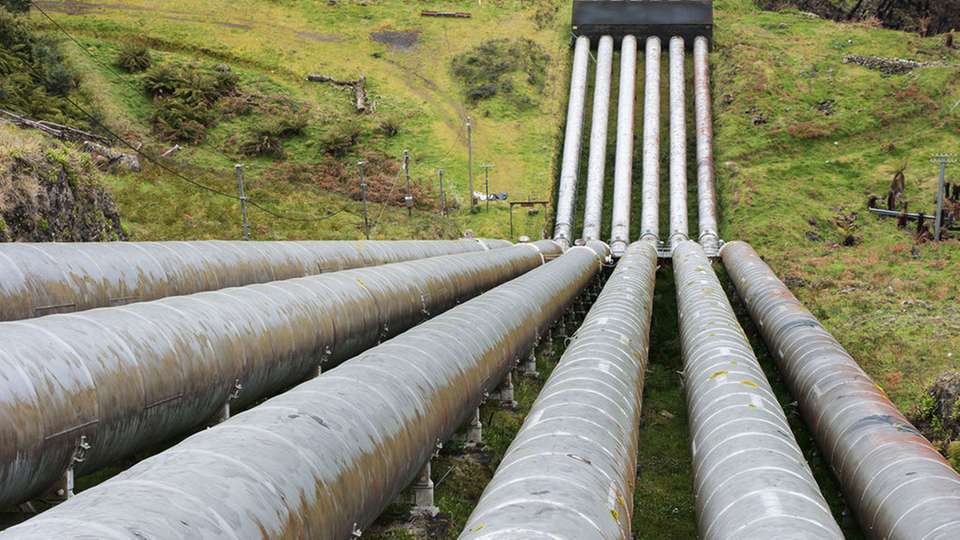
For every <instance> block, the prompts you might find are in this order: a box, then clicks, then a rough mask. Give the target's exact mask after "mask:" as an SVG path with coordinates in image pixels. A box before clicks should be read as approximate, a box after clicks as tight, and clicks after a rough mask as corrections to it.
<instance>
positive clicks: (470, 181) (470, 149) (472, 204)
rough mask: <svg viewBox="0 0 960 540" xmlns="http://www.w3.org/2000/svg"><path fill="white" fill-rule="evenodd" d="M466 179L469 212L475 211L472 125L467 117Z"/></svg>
mask: <svg viewBox="0 0 960 540" xmlns="http://www.w3.org/2000/svg"><path fill="white" fill-rule="evenodd" d="M467 177H468V184H469V187H470V212H471V213H473V212H474V211H476V207H477V198H476V197H474V196H473V124H472V123H471V122H470V117H469V116H468V117H467Z"/></svg>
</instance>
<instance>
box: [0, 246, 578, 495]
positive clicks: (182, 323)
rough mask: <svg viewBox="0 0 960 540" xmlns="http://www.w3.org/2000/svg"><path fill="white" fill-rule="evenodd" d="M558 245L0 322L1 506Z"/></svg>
mask: <svg viewBox="0 0 960 540" xmlns="http://www.w3.org/2000/svg"><path fill="white" fill-rule="evenodd" d="M559 251H560V249H559V246H558V244H557V243H556V242H553V241H550V240H545V241H541V242H537V243H536V244H527V245H519V246H516V247H511V248H504V249H497V250H492V251H485V252H479V253H466V254H460V255H447V256H442V257H434V258H429V259H421V260H416V261H409V262H402V263H395V264H389V265H383V266H376V267H370V268H359V269H354V270H345V271H342V272H334V273H330V274H324V275H319V276H310V277H305V278H297V279H290V280H286V281H275V282H271V283H267V284H258V285H248V286H245V287H238V288H230V289H222V290H218V291H212V292H204V293H197V294H193V295H189V296H177V297H170V298H164V299H160V300H156V301H153V302H143V303H139V304H133V305H129V306H122V307H116V308H103V309H96V310H90V311H85V312H82V313H75V314H62V315H51V316H48V317H41V318H37V319H32V320H30V321H16V322H5V323H0V343H2V344H3V346H2V347H0V373H4V374H7V375H8V376H6V377H0V420H2V421H0V479H2V482H0V507H4V506H7V505H10V504H16V503H19V502H23V501H25V500H29V499H31V498H33V497H35V496H38V495H40V494H41V492H43V491H44V490H46V489H47V488H49V487H50V486H52V485H53V484H55V483H56V482H57V481H58V479H59V478H60V477H61V476H62V475H63V474H64V473H65V472H66V471H68V470H71V469H72V468H75V469H76V473H77V474H78V475H80V474H85V473H89V472H92V471H94V470H97V469H99V468H101V467H103V466H105V465H107V464H110V463H113V462H115V461H117V460H119V459H122V458H125V457H128V456H130V455H133V454H134V453H135V452H137V451H141V450H143V449H146V448H149V447H151V446H152V445H155V444H158V443H160V442H162V441H164V440H167V439H169V438H171V437H174V436H176V435H178V434H182V433H185V432H189V431H190V430H191V429H193V428H195V427H196V426H198V425H202V424H203V423H204V422H205V421H206V420H207V419H209V418H211V417H216V416H218V415H222V414H223V413H224V412H226V411H229V409H230V408H233V409H234V410H236V409H237V408H238V407H242V406H243V405H246V404H250V403H252V402H254V401H256V400H258V399H262V398H264V397H268V396H270V395H273V394H275V393H277V392H279V391H282V390H283V389H284V388H288V387H290V386H291V385H293V384H296V383H299V382H301V381H303V380H305V379H307V378H309V377H312V376H315V375H316V374H317V370H318V366H322V367H323V368H324V369H326V368H329V367H332V366H334V365H336V364H337V363H338V362H341V361H343V360H345V359H347V358H349V357H351V356H353V355H355V354H358V353H360V352H361V351H363V350H365V349H367V348H369V347H373V346H375V345H377V344H378V343H379V342H380V341H381V340H383V339H386V338H388V337H390V336H393V335H396V334H397V333H399V332H402V331H403V330H405V329H407V328H410V327H412V326H414V325H416V324H419V323H421V322H422V321H424V320H426V319H428V318H429V317H430V316H431V315H434V314H436V313H439V312H442V311H444V310H447V309H449V308H452V307H454V306H455V305H457V304H458V303H459V302H461V301H464V300H466V299H468V298H471V297H473V296H475V295H477V294H480V293H481V292H483V291H485V290H487V289H489V288H491V287H494V286H496V285H498V284H500V283H502V282H504V281H506V280H509V279H511V278H514V277H516V276H518V275H520V274H522V273H524V272H527V271H529V270H531V269H533V268H536V267H537V266H540V265H541V264H543V261H544V259H545V257H546V256H552V255H554V254H555V253H558V252H559ZM225 405H226V406H225ZM79 441H85V442H86V444H87V446H88V447H87V448H86V450H85V455H84V456H83V460H82V462H80V463H76V464H75V463H74V456H75V452H76V451H77V447H78V443H79Z"/></svg>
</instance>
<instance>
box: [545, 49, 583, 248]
mask: <svg viewBox="0 0 960 540" xmlns="http://www.w3.org/2000/svg"><path fill="white" fill-rule="evenodd" d="M589 59H590V40H589V39H587V38H585V37H583V36H581V37H578V38H577V42H576V47H575V49H574V52H573V69H572V71H571V74H570V97H569V101H568V103H567V127H566V131H565V133H564V138H563V161H562V164H561V166H560V183H559V186H558V187H557V217H556V226H555V228H554V232H553V238H554V240H556V241H558V242H560V243H561V244H562V245H563V247H564V248H566V247H568V246H570V245H571V244H572V243H573V213H574V210H575V209H576V197H577V178H578V176H579V173H580V150H581V143H582V142H583V141H582V139H583V109H584V101H585V100H586V96H587V68H588V67H589V65H588V61H589Z"/></svg>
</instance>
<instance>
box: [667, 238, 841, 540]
mask: <svg viewBox="0 0 960 540" xmlns="http://www.w3.org/2000/svg"><path fill="white" fill-rule="evenodd" d="M673 268H674V271H675V273H676V284H677V308H678V310H679V319H680V340H681V345H682V349H683V361H684V386H685V388H686V393H687V410H688V412H689V416H690V446H691V453H692V455H693V488H694V497H695V504H696V508H697V522H698V525H699V531H700V538H702V539H704V540H711V539H729V538H757V539H760V538H836V539H839V538H843V534H842V533H841V531H840V528H839V526H838V525H837V523H836V521H834V519H833V516H832V515H831V513H830V508H829V507H828V506H827V503H826V501H825V500H824V498H823V495H821V493H820V490H819V488H818V487H817V482H816V480H814V478H813V473H812V472H811V471H810V467H809V466H808V465H807V462H806V461H805V460H804V457H803V452H802V451H801V450H800V447H799V445H798V444H797V441H796V440H795V439H794V437H793V433H792V432H791V431H790V426H789V424H788V423H787V418H786V416H785V415H784V413H783V409H781V408H780V404H779V403H778V402H777V398H776V396H775V395H774V394H773V390H772V389H771V388H770V384H769V383H768V382H767V378H766V377H765V376H764V374H763V370H762V369H761V367H760V364H759V363H758V362H757V358H756V356H754V354H753V350H752V349H751V348H750V343H749V341H747V338H746V336H745V335H744V333H743V330H742V329H741V328H740V325H739V324H738V323H737V318H736V316H735V315H734V313H733V308H732V307H731V306H730V302H729V301H728V300H727V297H726V295H725V294H724V291H723V287H721V285H720V281H719V280H718V279H717V276H716V274H714V272H713V269H712V268H711V266H710V261H709V259H707V256H706V254H705V253H704V251H703V248H701V247H700V245H699V244H697V243H695V242H693V241H686V242H682V243H680V244H678V245H677V246H676V247H675V248H674V251H673Z"/></svg>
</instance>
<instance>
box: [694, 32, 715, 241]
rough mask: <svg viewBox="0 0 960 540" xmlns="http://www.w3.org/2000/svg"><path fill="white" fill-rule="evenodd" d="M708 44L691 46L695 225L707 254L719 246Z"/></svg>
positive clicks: (703, 40)
mask: <svg viewBox="0 0 960 540" xmlns="http://www.w3.org/2000/svg"><path fill="white" fill-rule="evenodd" d="M709 52H710V43H709V41H707V38H705V37H703V36H699V37H697V38H696V39H695V40H694V43H693V94H694V105H695V110H696V126H697V208H698V210H699V213H698V215H697V224H698V227H699V229H700V234H699V239H700V245H701V246H703V249H704V250H705V251H707V252H708V253H716V251H717V249H719V247H720V235H719V233H718V232H717V231H718V230H719V229H718V227H717V187H716V174H715V167H714V162H713V117H712V114H711V107H710V66H709V61H708V58H707V57H708V54H709Z"/></svg>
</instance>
